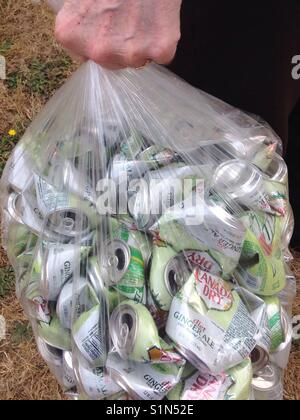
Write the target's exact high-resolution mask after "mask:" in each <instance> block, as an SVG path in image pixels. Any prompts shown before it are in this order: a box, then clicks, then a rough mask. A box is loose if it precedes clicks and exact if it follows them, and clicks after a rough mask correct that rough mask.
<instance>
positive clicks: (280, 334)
mask: <svg viewBox="0 0 300 420" xmlns="http://www.w3.org/2000/svg"><path fill="white" fill-rule="evenodd" d="M263 300H264V302H265V303H266V307H267V315H268V321H269V328H270V331H271V349H270V351H271V352H273V351H275V350H276V349H277V348H278V347H279V346H280V345H281V344H282V343H283V342H284V341H285V332H284V328H283V325H282V309H281V304H280V300H279V298H278V297H277V296H269V297H264V298H263Z"/></svg>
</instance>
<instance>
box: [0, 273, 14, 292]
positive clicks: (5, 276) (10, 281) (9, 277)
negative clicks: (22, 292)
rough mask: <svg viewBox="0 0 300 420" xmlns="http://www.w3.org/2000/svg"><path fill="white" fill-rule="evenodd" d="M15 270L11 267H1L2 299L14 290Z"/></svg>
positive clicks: (0, 290) (0, 286)
mask: <svg viewBox="0 0 300 420" xmlns="http://www.w3.org/2000/svg"><path fill="white" fill-rule="evenodd" d="M14 282H15V277H14V270H13V269H12V268H11V267H9V266H8V267H2V268H0V299H1V298H3V297H4V296H6V295H7V294H8V293H11V292H12V291H13V290H14Z"/></svg>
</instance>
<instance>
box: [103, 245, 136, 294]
mask: <svg viewBox="0 0 300 420" xmlns="http://www.w3.org/2000/svg"><path fill="white" fill-rule="evenodd" d="M104 249H105V252H103V253H102V255H101V256H100V261H99V267H100V275H101V276H102V278H103V281H104V284H105V285H106V286H113V285H116V284H118V283H119V282H120V281H121V279H122V278H123V277H124V275H125V273H126V272H127V270H128V267H129V264H130V259H131V252H130V248H129V246H128V245H127V244H126V243H125V242H124V241H121V240H119V239H114V240H112V241H109V242H107V243H106V246H104Z"/></svg>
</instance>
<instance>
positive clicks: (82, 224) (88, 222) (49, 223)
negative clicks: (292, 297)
mask: <svg viewBox="0 0 300 420" xmlns="http://www.w3.org/2000/svg"><path fill="white" fill-rule="evenodd" d="M35 191H36V197H37V205H38V208H39V210H40V212H41V213H42V215H43V216H44V217H45V219H46V228H47V229H48V230H49V231H50V232H54V234H59V235H60V236H61V237H63V236H65V237H67V238H69V239H72V238H76V237H80V238H86V237H88V235H89V233H90V231H91V230H92V229H93V228H94V227H95V226H96V225H97V223H98V221H99V220H98V219H99V216H98V215H97V211H96V208H95V207H93V205H92V204H91V202H90V201H89V200H83V199H81V198H80V197H77V196H76V195H73V194H71V193H70V192H66V191H57V190H56V189H55V188H54V187H53V186H52V185H50V184H48V183H47V182H46V181H45V180H44V179H43V178H41V177H39V176H36V177H35Z"/></svg>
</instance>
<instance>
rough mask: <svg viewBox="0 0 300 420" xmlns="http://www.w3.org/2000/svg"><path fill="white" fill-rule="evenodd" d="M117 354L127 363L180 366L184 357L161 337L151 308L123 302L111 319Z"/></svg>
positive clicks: (110, 326)
mask: <svg viewBox="0 0 300 420" xmlns="http://www.w3.org/2000/svg"><path fill="white" fill-rule="evenodd" d="M109 331H110V335H111V339H112V342H113V345H114V347H115V350H116V352H117V353H118V354H119V356H120V357H121V358H122V359H124V360H128V359H129V360H132V361H135V362H141V363H144V362H152V363H172V362H175V363H181V362H182V360H183V359H182V357H181V356H180V355H178V354H177V353H175V352H174V351H173V348H171V347H170V346H168V345H167V344H166V343H165V342H164V341H163V340H161V339H160V337H159V335H158V329H157V327H156V325H155V322H154V320H153V318H152V316H151V314H150V312H149V311H148V309H147V308H146V307H145V306H144V305H142V304H141V303H136V302H134V301H131V300H126V301H124V302H121V303H120V304H119V305H118V306H117V308H116V309H115V310H114V311H113V313H112V315H111V317H110V319H109Z"/></svg>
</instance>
